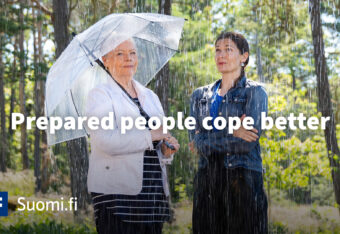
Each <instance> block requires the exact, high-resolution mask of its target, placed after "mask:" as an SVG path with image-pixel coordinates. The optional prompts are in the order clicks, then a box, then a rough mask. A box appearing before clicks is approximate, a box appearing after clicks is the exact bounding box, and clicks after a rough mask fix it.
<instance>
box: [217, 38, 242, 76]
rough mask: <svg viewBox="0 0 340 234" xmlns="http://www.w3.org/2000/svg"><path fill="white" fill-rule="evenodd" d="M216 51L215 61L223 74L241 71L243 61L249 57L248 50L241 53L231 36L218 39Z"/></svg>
mask: <svg viewBox="0 0 340 234" xmlns="http://www.w3.org/2000/svg"><path fill="white" fill-rule="evenodd" d="M215 52H216V53H215V63H216V66H217V69H218V71H219V72H221V73H222V74H224V73H233V72H237V71H240V72H241V63H242V62H245V61H246V60H247V58H248V52H245V53H244V54H241V53H240V51H239V49H238V48H237V46H236V44H235V43H234V42H233V41H232V40H231V39H229V38H226V39H221V40H219V41H217V43H216V46H215Z"/></svg>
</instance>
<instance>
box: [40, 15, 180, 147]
mask: <svg viewBox="0 0 340 234" xmlns="http://www.w3.org/2000/svg"><path fill="white" fill-rule="evenodd" d="M183 24H184V19H182V18H178V17H174V16H167V15H160V14H151V13H134V14H132V13H127V14H111V15H108V16H106V17H104V18H103V19H101V20H100V21H98V22H97V23H95V24H94V25H92V26H91V27H90V28H88V29H87V30H85V31H84V32H82V33H80V34H78V35H77V36H76V37H74V38H73V40H72V41H71V42H70V44H69V45H68V47H67V48H66V49H65V50H64V51H63V53H62V54H61V55H60V57H59V58H58V59H57V61H56V62H55V63H54V64H53V66H52V67H51V69H50V71H49V73H48V75H47V81H46V99H45V113H46V115H47V117H52V116H58V117H61V118H65V117H74V118H78V117H79V116H84V114H85V113H84V111H85V105H86V98H87V94H88V92H89V91H90V90H91V89H92V88H94V87H95V86H97V85H98V84H101V83H103V82H107V80H106V79H103V77H105V76H103V75H100V74H98V73H103V72H105V71H104V70H103V69H101V68H100V67H99V66H98V65H97V63H96V60H97V59H100V58H101V57H102V56H103V55H105V54H107V53H108V52H110V51H111V50H113V49H114V48H115V47H117V46H118V45H119V44H120V43H122V42H124V41H125V40H127V39H129V38H133V39H134V42H135V44H136V47H137V51H138V61H139V62H138V68H137V72H136V74H135V75H134V79H135V80H137V81H139V82H140V83H142V84H143V85H147V84H148V83H149V82H150V80H151V79H152V78H153V77H154V76H155V75H156V73H157V72H158V71H159V70H160V69H161V68H162V67H163V66H164V65H165V64H166V63H167V62H168V61H169V59H170V58H171V57H172V56H173V55H174V54H175V53H176V51H177V49H178V44H179V39H180V37H181V32H182V28H183ZM85 135H86V131H85V129H84V128H83V129H79V130H66V129H64V128H61V129H60V130H57V131H56V132H55V133H54V134H50V132H49V131H47V136H48V138H47V139H48V144H49V145H53V144H56V143H60V142H63V141H67V140H71V139H75V138H79V137H82V136H85Z"/></svg>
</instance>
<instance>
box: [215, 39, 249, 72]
mask: <svg viewBox="0 0 340 234" xmlns="http://www.w3.org/2000/svg"><path fill="white" fill-rule="evenodd" d="M223 39H230V40H232V41H233V42H234V43H235V44H236V46H237V49H238V50H239V51H240V53H241V54H244V53H245V52H248V54H249V44H248V41H247V40H246V39H245V38H244V36H243V35H242V34H240V33H236V32H221V33H220V35H218V37H217V39H216V41H215V46H216V44H217V42H218V41H219V40H223ZM248 62H249V56H248V58H247V60H246V61H245V62H244V67H242V71H241V77H242V76H244V68H245V67H246V66H247V64H248Z"/></svg>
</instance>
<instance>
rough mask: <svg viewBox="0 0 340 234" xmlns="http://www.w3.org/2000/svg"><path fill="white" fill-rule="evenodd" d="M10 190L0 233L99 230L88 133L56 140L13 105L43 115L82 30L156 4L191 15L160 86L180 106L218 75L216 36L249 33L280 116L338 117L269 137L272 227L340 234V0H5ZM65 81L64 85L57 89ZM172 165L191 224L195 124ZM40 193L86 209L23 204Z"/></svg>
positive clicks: (160, 9) (252, 68)
mask: <svg viewBox="0 0 340 234" xmlns="http://www.w3.org/2000/svg"><path fill="white" fill-rule="evenodd" d="M0 7H1V8H0V57H1V59H0V116H1V121H0V126H1V128H0V171H1V172H0V191H8V193H9V209H10V212H9V216H8V217H0V221H1V222H0V232H1V233H17V232H19V231H21V232H23V233H32V232H33V231H35V232H36V233H47V232H51V231H55V232H57V233H92V232H94V231H95V228H94V221H93V210H92V207H91V205H90V198H89V195H88V194H87V188H86V174H87V167H88V155H89V146H88V143H87V142H88V140H87V139H86V138H81V139H77V140H72V141H69V142H67V143H62V144H58V145H56V146H53V147H48V146H47V144H46V134H45V133H44V132H43V131H40V130H38V129H34V130H27V129H25V127H24V125H22V126H21V128H20V129H18V130H15V131H14V130H12V129H11V127H10V126H11V118H10V116H11V113H13V112H21V113H23V114H24V115H25V116H37V117H38V116H43V115H44V112H43V109H44V108H43V103H44V98H45V93H44V91H45V81H46V76H47V73H48V69H49V68H50V67H51V65H52V64H53V63H54V62H55V61H56V58H57V57H58V56H59V55H60V54H61V52H62V51H63V49H64V48H66V46H67V44H68V43H69V42H70V40H72V34H73V33H80V32H82V31H83V30H85V29H86V28H88V27H89V26H90V25H92V24H94V23H95V22H96V21H98V20H99V19H101V18H102V17H104V16H106V15H108V14H111V13H123V12H153V13H161V14H171V15H174V16H179V17H183V18H186V19H187V21H186V22H185V25H184V31H183V34H182V39H181V41H180V48H179V51H178V53H177V54H176V55H175V57H174V58H172V59H171V60H170V62H169V63H168V64H167V65H166V66H165V67H164V68H163V69H162V70H161V71H160V72H159V74H157V75H156V77H155V78H154V80H153V82H151V84H150V85H149V88H151V89H153V90H155V92H156V93H157V94H158V95H159V97H160V99H161V102H162V104H163V107H164V109H165V111H166V113H167V114H168V115H169V116H174V117H176V116H177V112H178V111H181V112H184V113H185V115H186V116H187V115H188V109H189V98H190V95H191V93H192V92H193V90H195V89H196V88H197V87H199V86H202V85H205V84H208V83H211V82H213V81H215V80H217V79H219V77H220V75H219V73H218V72H217V70H216V66H215V63H214V40H215V38H216V37H217V35H218V34H219V33H220V32H221V31H237V32H240V33H242V34H243V35H244V36H245V37H246V38H247V40H248V42H249V44H250V49H251V51H250V63H249V65H248V66H247V69H246V74H247V77H248V78H249V79H252V80H256V81H258V82H261V83H262V84H263V85H264V86H265V88H266V90H267V92H268V95H269V115H270V116H272V117H273V118H276V117H277V116H288V114H289V113H291V112H292V113H295V114H296V115H298V113H304V115H306V116H307V117H311V116H318V117H320V116H331V117H332V118H331V121H330V122H329V123H328V125H327V128H326V130H325V131H322V130H321V129H319V130H295V131H293V130H291V129H286V130H278V129H275V128H273V129H271V130H267V131H266V132H264V134H263V136H262V137H261V150H262V158H263V165H264V167H265V169H266V173H265V174H264V181H265V190H266V193H267V196H268V200H269V221H270V232H271V233H291V232H297V233H304V232H306V233H310V232H320V233H329V232H338V233H340V224H339V223H340V222H339V221H340V217H339V212H340V151H339V147H338V145H339V143H340V140H338V139H337V138H336V137H337V136H338V137H339V135H340V124H339V123H340V122H339V121H340V95H339V94H340V88H339V86H340V78H339V74H340V59H339V58H340V57H339V54H340V47H339V46H338V45H339V43H340V37H339V34H340V1H339V0H328V1H320V0H310V1H302V0H273V1H269V0H228V1H223V0H196V1H194V0H172V1H171V0H98V1H95V0H83V1H80V0H53V1H52V0H4V1H1V3H0ZM56 92H57V90H56ZM172 133H173V135H174V136H175V137H176V138H177V139H178V140H179V142H180V144H181V149H180V151H179V152H178V153H177V154H176V156H175V159H174V161H173V163H172V166H170V167H169V168H168V171H169V175H170V176H169V182H170V188H171V201H172V207H173V211H174V213H173V218H172V221H171V222H170V223H168V224H166V226H165V229H164V232H165V233H190V231H191V209H192V208H191V207H192V196H193V187H192V186H193V179H194V176H195V172H196V171H197V161H198V155H195V154H192V153H190V152H189V149H188V146H187V145H188V134H187V132H186V131H180V130H174V131H173V132H172ZM19 196H25V197H27V198H28V199H30V200H31V201H34V200H42V199H43V200H44V199H45V200H51V199H52V200H53V199H56V200H58V199H60V198H61V197H71V196H75V197H78V201H79V204H78V207H79V210H78V211H77V212H74V213H72V212H19V211H16V208H17V205H18V204H17V198H18V197H19Z"/></svg>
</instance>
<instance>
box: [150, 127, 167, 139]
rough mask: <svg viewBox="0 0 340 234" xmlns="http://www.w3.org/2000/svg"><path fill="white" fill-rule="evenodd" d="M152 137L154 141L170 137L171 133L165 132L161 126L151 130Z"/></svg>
mask: <svg viewBox="0 0 340 234" xmlns="http://www.w3.org/2000/svg"><path fill="white" fill-rule="evenodd" d="M150 132H151V139H152V141H161V140H163V139H165V138H167V137H170V136H171V135H170V133H163V128H162V127H160V128H158V129H156V130H151V131H150Z"/></svg>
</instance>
